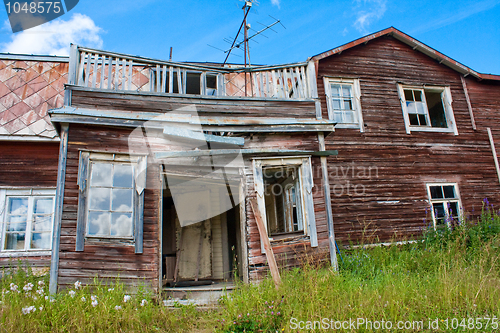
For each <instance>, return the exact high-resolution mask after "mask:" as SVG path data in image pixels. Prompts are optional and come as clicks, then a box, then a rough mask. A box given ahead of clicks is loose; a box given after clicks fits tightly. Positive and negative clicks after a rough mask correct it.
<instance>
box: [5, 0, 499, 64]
mask: <svg viewBox="0 0 500 333" xmlns="http://www.w3.org/2000/svg"><path fill="white" fill-rule="evenodd" d="M242 6H243V2H242V1H240V0H227V1H217V0H212V1H205V2H201V1H190V0H184V1H170V0H142V1H138V0H104V1H103V0H101V1H94V0H80V2H79V4H78V5H77V6H76V7H75V8H74V9H73V10H72V11H70V12H69V13H67V14H65V15H63V16H62V17H61V18H60V19H59V20H58V21H52V22H49V23H46V24H44V25H42V26H39V27H37V28H33V29H29V30H26V31H24V32H21V33H17V34H13V33H12V32H11V30H10V26H9V25H8V21H7V14H6V11H5V10H4V9H2V10H0V20H1V22H3V24H0V51H1V52H13V53H34V54H49V53H50V54H64V53H67V52H68V51H67V50H68V45H69V43H70V42H74V43H77V44H79V45H84V46H89V47H97V48H101V49H105V50H110V51H116V52H121V53H127V54H133V55H141V56H145V57H151V58H159V59H168V56H169V50H170V47H173V60H175V61H214V62H222V61H224V58H225V54H224V53H223V52H222V51H219V50H217V49H215V48H213V47H211V46H209V45H212V46H214V47H216V48H219V49H222V50H225V49H227V48H229V46H230V45H229V44H228V43H226V42H225V41H224V39H226V40H232V39H233V38H234V36H235V34H236V32H237V30H238V28H239V25H240V23H241V21H242V18H243V10H242V9H241V8H242ZM270 16H272V17H275V18H278V19H280V20H281V21H282V23H283V25H284V27H282V26H280V25H277V26H275V29H274V30H275V31H276V32H273V31H268V32H266V33H265V37H264V36H259V37H256V38H255V42H250V56H251V62H252V63H254V64H279V63H288V62H296V61H304V60H306V59H307V58H308V57H309V56H313V55H316V54H318V53H321V52H323V51H326V50H329V49H331V48H334V47H336V46H339V45H342V44H344V43H347V42H350V41H352V40H354V39H357V38H359V37H362V36H364V35H367V34H370V33H372V32H376V31H379V30H382V29H385V28H387V27H390V26H394V27H396V28H397V29H399V30H401V31H403V32H405V33H407V34H409V35H410V36H412V37H414V38H416V39H418V40H420V41H421V42H423V43H425V44H427V45H429V46H430V47H432V48H435V49H437V50H438V51H440V52H442V53H444V54H446V55H447V56H449V57H451V58H453V59H455V60H457V61H459V62H461V63H463V64H464V65H466V66H468V67H471V68H472V69H474V70H476V71H479V72H482V73H493V74H500V61H499V60H500V0H480V1H460V0H454V1H436V0H434V1H428V0H422V1H415V0H413V1H394V0H351V1H342V0H341V1H331V0H330V1H326V0H325V1H323V0H318V1H303V0H300V1H299V0H259V2H256V3H254V6H253V7H252V10H251V11H250V14H249V17H248V23H250V24H251V27H252V29H255V30H260V29H261V28H263V25H267V24H271V23H273V22H274V19H273V18H271V17H270ZM251 33H252V31H251ZM266 37H267V38H266ZM242 53H243V52H242V51H239V50H236V52H235V54H237V55H240V56H241V55H242ZM229 61H230V62H242V61H243V58H242V57H238V56H231V57H230V58H229Z"/></svg>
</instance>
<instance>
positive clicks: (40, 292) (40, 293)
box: [36, 289, 44, 296]
mask: <svg viewBox="0 0 500 333" xmlns="http://www.w3.org/2000/svg"><path fill="white" fill-rule="evenodd" d="M36 293H37V294H38V295H40V296H42V295H43V293H44V292H43V289H38V290H37V291H36Z"/></svg>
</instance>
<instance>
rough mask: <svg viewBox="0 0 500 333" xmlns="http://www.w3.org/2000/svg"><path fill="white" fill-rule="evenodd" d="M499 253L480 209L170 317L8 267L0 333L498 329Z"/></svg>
mask: <svg viewBox="0 0 500 333" xmlns="http://www.w3.org/2000/svg"><path fill="white" fill-rule="evenodd" d="M499 256H500V217H499V216H498V214H497V213H495V212H494V211H493V208H492V207H491V206H489V205H488V204H487V202H485V205H484V209H483V214H482V215H481V217H480V218H479V219H477V220H465V221H462V223H460V224H458V223H456V225H455V226H454V228H453V229H452V230H451V229H444V230H440V231H437V232H436V231H434V230H433V229H431V228H430V229H429V230H428V231H427V232H425V235H424V237H423V239H420V240H419V241H417V242H411V243H407V244H405V245H392V246H385V247H384V246H380V247H363V246H359V247H355V248H353V247H351V249H350V250H343V251H342V258H343V261H340V270H339V272H334V271H333V270H332V269H331V268H328V267H323V266H322V265H321V264H319V263H317V262H315V261H314V260H312V259H311V260H308V258H305V259H304V263H303V265H302V266H301V267H298V268H296V269H293V270H290V271H283V272H282V280H283V282H282V285H281V286H280V288H279V289H278V290H276V288H275V287H274V284H273V282H272V279H270V278H269V279H266V280H264V281H262V282H261V283H260V284H251V285H243V284H241V285H239V288H237V290H235V291H234V292H233V293H232V294H231V295H230V296H229V297H226V298H223V299H221V301H220V306H219V307H217V308H214V309H212V310H203V311H201V310H199V309H196V308H195V307H192V306H184V307H181V306H180V307H178V308H176V309H174V310H172V309H170V308H167V307H164V306H163V304H162V302H161V301H160V300H157V299H156V298H154V297H153V295H151V294H148V293H147V292H146V291H143V290H140V291H139V292H138V293H137V294H135V295H127V294H126V293H125V292H124V290H123V289H122V286H121V285H120V284H119V283H117V284H114V285H102V284H99V283H98V282H97V281H96V283H95V284H94V285H92V286H80V285H78V284H76V285H75V286H74V287H73V288H72V289H70V290H67V291H64V292H62V293H59V294H58V295H56V296H55V297H51V296H49V295H47V289H48V288H47V285H48V280H47V277H36V276H33V274H30V272H26V271H23V270H16V272H14V270H12V271H11V272H5V273H6V274H5V275H4V276H5V277H4V278H3V279H2V281H1V286H0V287H1V290H2V300H1V302H2V303H1V305H0V306H1V307H0V324H1V328H0V331H1V332H4V331H5V332H67V331H70V332H120V331H123V332H163V331H169V332H182V331H184V332H195V331H203V332H205V331H206V332H213V331H216V332H245V331H246V332H275V331H279V332H282V331H284V332H291V331H307V329H309V328H312V330H315V331H319V330H320V329H321V328H323V329H325V328H327V329H335V328H336V329H337V330H338V329H341V330H343V331H366V332H370V331H380V329H382V328H388V327H389V323H390V325H391V327H392V329H393V330H395V331H401V329H399V330H398V327H397V325H403V326H400V327H399V328H405V330H407V331H436V332H447V331H481V332H483V331H498V330H499V329H500V319H497V318H499V317H500V306H499V304H500V260H499ZM488 318H489V319H488ZM339 325H340V326H339ZM342 325H343V327H342ZM381 325H382V326H381ZM486 325H488V326H486ZM301 328H303V329H301ZM342 328H343V329H342ZM377 328H378V329H377Z"/></svg>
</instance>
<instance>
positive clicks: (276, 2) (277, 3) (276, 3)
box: [271, 0, 281, 8]
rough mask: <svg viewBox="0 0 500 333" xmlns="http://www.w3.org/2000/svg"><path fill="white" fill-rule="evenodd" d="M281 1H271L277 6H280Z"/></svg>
mask: <svg viewBox="0 0 500 333" xmlns="http://www.w3.org/2000/svg"><path fill="white" fill-rule="evenodd" d="M280 2H281V0H271V3H272V4H273V5H275V6H277V7H278V8H280Z"/></svg>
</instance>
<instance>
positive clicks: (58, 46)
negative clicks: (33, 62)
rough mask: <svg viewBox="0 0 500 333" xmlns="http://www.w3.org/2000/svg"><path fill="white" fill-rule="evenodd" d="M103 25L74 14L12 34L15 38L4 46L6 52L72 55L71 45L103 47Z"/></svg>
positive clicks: (84, 16) (2, 47) (3, 49)
mask: <svg viewBox="0 0 500 333" xmlns="http://www.w3.org/2000/svg"><path fill="white" fill-rule="evenodd" d="M101 31H102V29H101V28H99V27H98V26H96V25H95V23H94V21H92V19H91V18H90V17H88V16H86V15H82V14H78V13H76V14H73V16H72V17H71V18H70V19H69V20H67V21H64V20H62V19H58V20H55V21H51V22H48V23H45V24H42V25H39V26H37V27H34V28H31V29H28V30H25V31H22V32H19V33H16V34H13V35H12V41H11V42H9V43H4V44H2V45H1V49H2V52H10V53H25V54H43V55H45V54H47V55H69V44H70V43H74V44H79V45H85V46H88V47H94V48H101V47H102V44H103V42H102V39H101V37H100V36H99V33H100V32H101Z"/></svg>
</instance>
